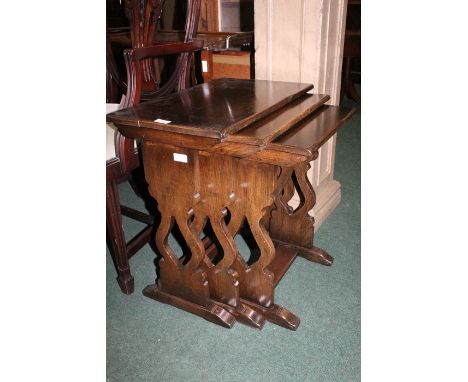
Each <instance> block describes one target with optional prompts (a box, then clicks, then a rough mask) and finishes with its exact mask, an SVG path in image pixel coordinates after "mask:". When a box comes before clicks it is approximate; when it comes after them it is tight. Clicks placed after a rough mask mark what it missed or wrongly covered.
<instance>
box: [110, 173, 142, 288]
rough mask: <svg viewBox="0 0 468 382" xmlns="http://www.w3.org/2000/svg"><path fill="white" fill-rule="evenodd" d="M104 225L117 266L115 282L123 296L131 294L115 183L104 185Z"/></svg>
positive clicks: (128, 266) (131, 281)
mask: <svg viewBox="0 0 468 382" xmlns="http://www.w3.org/2000/svg"><path fill="white" fill-rule="evenodd" d="M106 223H107V230H108V233H109V236H110V246H111V247H112V248H111V251H112V255H113V256H114V260H115V263H116V266H117V274H118V276H117V282H118V283H119V286H120V289H121V290H122V292H123V293H125V294H131V293H133V290H134V288H135V287H134V279H133V276H132V275H131V273H130V265H129V263H128V257H127V244H126V242H125V235H124V231H123V227H122V215H121V213H120V200H119V192H118V189H117V184H116V182H115V181H110V182H107V184H106Z"/></svg>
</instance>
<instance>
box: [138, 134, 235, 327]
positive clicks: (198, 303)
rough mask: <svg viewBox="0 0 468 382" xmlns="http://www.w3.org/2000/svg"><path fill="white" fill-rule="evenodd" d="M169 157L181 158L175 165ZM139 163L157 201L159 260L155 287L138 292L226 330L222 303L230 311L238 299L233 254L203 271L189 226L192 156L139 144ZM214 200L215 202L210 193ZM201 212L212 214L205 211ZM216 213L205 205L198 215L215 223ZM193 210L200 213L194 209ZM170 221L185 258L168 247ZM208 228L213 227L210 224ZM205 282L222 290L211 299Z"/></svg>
mask: <svg viewBox="0 0 468 382" xmlns="http://www.w3.org/2000/svg"><path fill="white" fill-rule="evenodd" d="M174 154H178V155H180V156H181V157H182V158H184V159H182V161H177V160H175V159H177V156H176V157H174ZM184 156H185V157H184ZM143 161H144V168H145V176H146V179H147V181H148V184H149V191H150V194H151V195H152V196H153V197H154V198H155V199H156V200H157V202H158V209H159V211H160V213H161V223H160V225H159V227H158V230H157V233H156V246H157V248H158V250H159V252H160V253H161V256H162V258H161V259H160V261H159V278H158V279H157V281H156V283H155V284H152V285H148V286H147V287H146V288H145V289H144V290H143V294H144V295H145V296H147V297H150V298H152V299H155V300H158V301H161V302H164V303H167V304H170V305H174V306H176V307H178V308H181V309H184V310H186V311H188V312H191V313H194V314H196V315H198V316H201V317H203V318H205V319H206V320H208V321H211V322H213V323H215V324H218V325H221V326H224V327H227V328H231V327H232V326H233V325H234V323H235V322H236V317H235V315H233V314H232V313H231V312H230V311H229V309H225V307H224V305H231V306H232V308H233V309H235V308H236V303H237V302H238V301H239V298H238V297H237V299H236V296H235V292H236V288H237V286H238V283H237V280H236V278H235V275H234V274H232V272H231V273H230V272H229V265H230V264H229V261H230V260H231V259H230V258H231V257H233V253H232V252H231V253H230V252H229V251H227V253H225V259H226V261H225V262H223V263H222V264H221V265H219V264H218V265H219V266H218V267H217V270H218V271H219V272H217V273H216V275H213V274H209V272H207V270H206V267H204V262H205V258H206V252H205V246H204V244H203V242H202V240H201V239H200V236H199V231H197V230H195V227H194V224H193V219H194V218H195V215H194V208H198V207H199V206H198V205H199V203H200V202H201V196H200V168H199V158H198V152H197V151H196V150H188V149H181V148H177V147H173V146H168V145H161V144H155V143H152V142H143ZM214 196H215V198H216V194H214ZM206 208H213V210H212V211H209V212H208V211H206ZM202 209H203V208H202ZM216 209H217V207H216V206H215V205H212V206H211V207H210V204H206V205H205V212H204V213H205V214H206V213H207V212H208V213H209V214H210V216H211V217H212V218H214V219H213V220H215V221H216V220H220V219H221V220H222V217H221V216H222V215H221V213H222V212H221V211H219V213H218V212H217V211H215V210H216ZM198 211H199V213H200V212H201V211H200V209H198ZM202 213H203V212H202ZM213 215H218V216H217V217H214V216H213ZM204 219H205V217H204V216H203V220H204ZM174 223H177V225H178V227H179V230H180V232H181V234H182V236H183V238H184V240H185V242H186V243H187V245H188V247H189V248H190V252H191V253H190V257H189V258H186V259H183V260H182V259H179V258H178V257H177V256H176V254H175V253H174V252H173V250H172V248H171V247H170V245H169V243H168V237H169V234H170V233H171V231H172V228H173V225H174ZM213 226H216V227H219V225H217V224H216V223H214V224H213ZM210 281H211V282H212V283H213V282H214V283H216V282H219V283H220V284H221V287H222V288H221V289H220V290H219V293H218V294H217V295H212V294H213V291H214V289H213V288H210ZM236 284H237V285H236ZM221 292H225V296H224V297H222V296H220V293H221ZM233 294H234V295H233ZM216 297H217V298H220V299H223V300H224V301H222V303H218V302H217V301H215V299H214V298H216Z"/></svg>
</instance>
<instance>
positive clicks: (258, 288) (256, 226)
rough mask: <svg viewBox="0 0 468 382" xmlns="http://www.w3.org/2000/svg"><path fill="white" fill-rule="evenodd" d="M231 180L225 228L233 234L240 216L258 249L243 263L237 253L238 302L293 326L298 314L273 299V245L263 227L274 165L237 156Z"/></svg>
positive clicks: (270, 200) (274, 179)
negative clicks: (232, 198) (251, 259)
mask: <svg viewBox="0 0 468 382" xmlns="http://www.w3.org/2000/svg"><path fill="white" fill-rule="evenodd" d="M236 165H237V171H236V177H235V180H236V182H235V184H234V194H235V198H236V200H235V202H234V203H233V204H232V205H231V209H230V210H231V215H232V217H231V221H230V222H229V226H228V228H229V231H230V233H231V235H232V236H235V235H236V234H237V232H238V231H239V230H240V228H241V225H242V223H243V221H244V220H246V221H247V223H248V224H249V227H250V230H251V232H252V235H253V237H254V239H255V241H256V243H257V245H258V247H259V249H260V257H259V259H258V260H257V261H256V262H255V263H253V264H251V265H247V263H246V262H245V260H244V259H243V258H242V256H240V255H239V254H238V255H237V257H236V260H235V262H234V265H233V267H234V268H235V270H236V271H237V273H238V274H239V282H240V296H241V302H243V303H245V304H246V305H248V306H250V307H251V308H253V309H255V310H256V311H258V312H260V313H261V314H262V315H264V316H265V318H266V319H267V320H268V321H270V322H273V323H275V324H277V325H280V326H283V327H286V328H288V329H292V330H295V329H297V327H298V326H299V322H300V320H299V318H298V317H297V316H296V315H294V314H293V313H292V312H290V311H288V310H287V309H285V308H283V307H281V306H279V305H277V304H275V303H274V287H275V284H274V274H273V273H272V272H271V271H270V270H268V265H269V264H270V263H271V261H272V260H273V259H274V257H275V246H274V244H273V242H272V240H271V238H270V235H269V233H268V230H267V229H266V227H265V224H264V222H265V220H267V219H266V217H267V216H269V214H270V210H271V208H272V205H273V195H274V194H275V191H276V187H277V184H278V183H277V170H276V168H275V166H271V165H266V164H259V163H255V162H249V161H245V160H237V161H236Z"/></svg>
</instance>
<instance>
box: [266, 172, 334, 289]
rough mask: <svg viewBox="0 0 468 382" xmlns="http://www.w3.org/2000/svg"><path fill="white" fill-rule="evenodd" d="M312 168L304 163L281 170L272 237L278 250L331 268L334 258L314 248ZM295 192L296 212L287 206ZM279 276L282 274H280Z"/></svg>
mask: <svg viewBox="0 0 468 382" xmlns="http://www.w3.org/2000/svg"><path fill="white" fill-rule="evenodd" d="M309 168H310V165H309V164H308V163H301V164H299V165H297V166H295V167H294V168H284V167H283V168H282V173H281V175H280V189H282V191H280V192H279V193H278V194H277V195H276V198H275V206H276V209H275V210H273V211H272V214H271V220H270V234H271V237H272V238H273V239H274V241H275V242H276V243H277V247H278V246H280V247H290V248H293V249H295V250H296V251H297V255H298V256H301V257H304V258H305V259H307V260H310V261H313V262H316V263H319V264H322V265H327V266H330V265H332V264H333V257H331V256H330V255H329V254H328V253H327V252H326V251H324V250H323V249H320V248H318V247H315V246H314V245H313V240H314V218H313V217H311V216H310V215H309V211H310V210H311V209H312V208H313V206H314V205H315V202H316V197H315V192H314V190H313V188H312V185H311V184H310V181H309V179H308V177H307V170H308V169H309ZM295 189H296V190H297V191H298V193H299V196H300V198H301V203H300V204H299V206H298V207H297V208H296V210H293V209H292V208H291V207H290V206H289V205H288V204H287V203H288V201H289V199H290V198H291V197H292V195H293V194H294V190H295ZM291 263H292V261H291ZM286 270H287V269H286ZM286 270H284V273H285V272H286ZM273 271H275V269H274V270H273ZM284 273H283V274H284ZM276 274H278V275H279V273H278V271H277V272H276ZM277 282H279V280H277Z"/></svg>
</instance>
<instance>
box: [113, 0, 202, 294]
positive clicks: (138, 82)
mask: <svg viewBox="0 0 468 382" xmlns="http://www.w3.org/2000/svg"><path fill="white" fill-rule="evenodd" d="M162 2H163V0H126V1H125V7H126V11H127V14H128V16H129V18H130V32H131V38H132V46H133V49H129V50H126V51H125V52H124V60H125V66H126V72H127V83H126V88H127V90H126V95H125V97H123V100H122V102H121V103H120V105H116V104H113V106H110V107H108V109H113V110H116V109H123V108H127V107H131V106H134V105H137V104H138V103H139V102H140V101H141V100H142V99H145V100H146V99H151V98H155V97H161V96H164V95H167V94H169V93H171V92H174V91H180V90H182V89H185V88H187V87H189V86H190V62H191V58H192V53H193V52H194V51H197V50H200V49H201V48H202V47H203V41H201V40H195V39H194V38H195V37H196V31H197V26H198V17H199V11H200V0H188V6H187V16H186V24H185V38H184V42H177V43H163V44H157V43H156V44H154V43H153V36H154V32H155V28H156V24H157V21H158V18H159V17H160V15H161V11H162ZM167 55H178V58H177V61H176V64H175V69H174V71H173V73H172V75H171V76H170V77H169V78H168V80H167V81H166V82H165V83H164V84H163V85H161V84H160V83H159V80H160V79H159V76H158V73H157V68H156V67H155V65H154V62H155V61H154V59H155V58H158V57H161V56H167ZM107 129H108V130H107V137H108V139H107V142H108V147H107V158H106V159H107V160H106V228H107V235H108V243H109V249H110V251H111V253H112V256H113V259H114V263H115V265H116V268H117V281H118V283H119V286H120V288H121V290H122V292H123V293H125V294H130V293H132V292H133V290H134V278H133V276H132V274H131V272H130V266H129V259H130V257H131V256H132V255H134V254H135V253H136V252H137V251H138V250H139V249H140V248H141V247H143V246H144V245H145V244H146V243H147V242H148V241H149V240H150V237H151V233H152V230H153V222H154V221H153V218H152V216H150V215H147V214H145V213H142V212H140V211H137V210H135V209H132V208H129V207H125V206H121V205H120V198H119V191H118V184H120V183H122V182H125V181H132V174H133V172H134V171H135V170H137V169H138V168H140V157H139V151H138V145H137V144H136V143H135V141H134V140H133V139H130V138H126V137H125V136H123V135H121V134H120V133H119V132H118V131H116V130H115V129H113V128H112V126H109V125H108V127H107ZM132 185H133V184H132ZM139 194H140V193H139ZM142 194H143V193H141V194H140V195H139V196H141V195H142ZM122 215H126V216H128V217H130V218H133V219H136V220H139V221H141V222H143V223H145V224H146V225H147V226H146V228H145V229H143V230H142V231H141V232H140V233H139V234H138V235H136V236H135V237H134V238H132V239H131V240H129V241H128V242H127V241H126V239H125V233H124V229H123V225H122Z"/></svg>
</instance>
